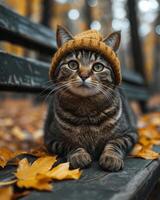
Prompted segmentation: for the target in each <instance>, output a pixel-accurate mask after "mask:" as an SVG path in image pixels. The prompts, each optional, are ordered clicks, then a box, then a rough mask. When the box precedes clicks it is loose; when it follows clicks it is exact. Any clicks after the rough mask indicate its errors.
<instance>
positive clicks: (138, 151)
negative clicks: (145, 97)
mask: <svg viewBox="0 0 160 200" xmlns="http://www.w3.org/2000/svg"><path fill="white" fill-rule="evenodd" d="M138 136H139V139H138V143H137V144H136V145H135V146H134V149H133V151H132V152H131V156H134V157H139V158H144V159H152V160H154V159H158V158H159V156H160V155H159V153H157V152H155V151H154V150H153V147H154V146H155V145H160V112H154V113H149V114H146V115H143V116H142V117H141V118H140V119H139V121H138Z"/></svg>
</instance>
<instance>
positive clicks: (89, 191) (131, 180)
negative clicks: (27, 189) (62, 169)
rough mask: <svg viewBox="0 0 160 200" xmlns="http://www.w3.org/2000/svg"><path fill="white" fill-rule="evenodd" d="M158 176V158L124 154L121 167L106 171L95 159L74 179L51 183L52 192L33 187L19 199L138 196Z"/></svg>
mask: <svg viewBox="0 0 160 200" xmlns="http://www.w3.org/2000/svg"><path fill="white" fill-rule="evenodd" d="M159 176H160V161H150V160H143V159H134V158H128V159H126V161H125V168H124V170H123V171H120V172H116V173H108V172H104V171H102V170H101V169H100V168H99V167H98V164H97V163H94V164H93V166H92V167H91V168H89V169H86V170H83V176H82V178H81V179H80V180H78V181H63V182H56V183H53V185H54V188H53V191H52V192H38V191H33V192H32V193H31V194H30V195H29V196H26V197H24V198H22V199H23V200H41V199H45V200H50V199H59V200H72V199H76V200H81V199H86V200H104V199H107V200H132V199H133V200H138V199H139V200H142V199H146V197H147V196H148V194H149V193H150V191H151V189H152V187H153V186H154V184H156V182H157V181H158V178H159Z"/></svg>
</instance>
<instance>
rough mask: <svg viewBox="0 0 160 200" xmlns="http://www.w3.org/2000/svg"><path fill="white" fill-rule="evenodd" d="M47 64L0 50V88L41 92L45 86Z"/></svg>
mask: <svg viewBox="0 0 160 200" xmlns="http://www.w3.org/2000/svg"><path fill="white" fill-rule="evenodd" d="M48 69H49V65H48V64H46V63H44V62H40V61H35V60H32V59H26V58H20V57H16V56H14V55H10V54H7V53H4V52H2V51H0V90H5V91H23V92H41V91H42V90H44V89H45V88H46V87H47V81H48Z"/></svg>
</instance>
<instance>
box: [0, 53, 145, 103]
mask: <svg viewBox="0 0 160 200" xmlns="http://www.w3.org/2000/svg"><path fill="white" fill-rule="evenodd" d="M49 66H50V64H49V63H45V62H41V61H36V60H33V59H27V58H21V57H17V56H14V55H11V54H7V53H5V52H3V51H0V74H1V75H0V90H4V91H18V92H42V91H43V90H44V89H46V88H47V87H48V85H49V84H47V81H48V69H49ZM121 87H122V89H124V91H125V92H126V94H127V96H128V97H129V98H130V99H137V100H144V99H147V98H148V92H147V90H146V88H145V87H144V86H143V85H142V86H140V85H138V86H136V85H133V84H130V82H129V81H128V79H127V80H125V79H124V82H123V84H122V86H121ZM48 91H50V90H49V89H48ZM46 92H47V91H46Z"/></svg>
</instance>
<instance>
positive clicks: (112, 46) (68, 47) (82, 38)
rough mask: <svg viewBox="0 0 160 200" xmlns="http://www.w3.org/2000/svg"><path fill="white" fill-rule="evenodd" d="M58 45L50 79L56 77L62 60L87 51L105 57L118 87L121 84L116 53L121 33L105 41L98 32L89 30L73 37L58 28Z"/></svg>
mask: <svg viewBox="0 0 160 200" xmlns="http://www.w3.org/2000/svg"><path fill="white" fill-rule="evenodd" d="M58 34H61V39H59V38H58V36H59V35H58ZM57 43H58V46H59V48H58V50H57V51H56V53H55V54H54V56H53V58H52V64H51V67H50V71H49V76H50V78H51V77H53V76H54V73H55V71H56V68H57V66H58V64H59V62H60V60H61V59H62V58H63V57H64V56H65V55H67V54H68V53H70V52H72V51H75V50H80V49H86V50H90V51H94V52H97V53H99V54H101V55H102V56H104V58H106V60H107V61H108V62H110V64H111V67H112V69H113V72H114V75H115V82H116V85H119V84H120V83H121V69H120V61H119V59H118V57H117V54H116V53H115V50H117V48H118V47H119V43H120V32H115V33H112V34H111V35H109V36H108V37H107V38H105V39H103V37H102V35H101V34H100V33H99V32H97V31H96V30H87V31H84V32H82V33H79V34H77V35H76V36H74V37H73V36H72V35H71V34H70V33H69V32H68V31H67V30H66V29H65V28H63V27H61V26H58V30H57Z"/></svg>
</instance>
